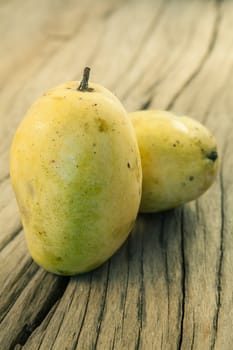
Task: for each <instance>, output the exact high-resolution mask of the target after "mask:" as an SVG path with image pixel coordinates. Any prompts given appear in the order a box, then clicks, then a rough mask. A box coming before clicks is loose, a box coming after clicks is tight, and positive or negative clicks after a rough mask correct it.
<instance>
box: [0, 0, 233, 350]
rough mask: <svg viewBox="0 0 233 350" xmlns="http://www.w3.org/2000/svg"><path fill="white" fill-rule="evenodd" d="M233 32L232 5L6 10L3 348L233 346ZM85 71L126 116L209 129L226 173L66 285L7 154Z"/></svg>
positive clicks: (1, 125) (0, 223)
mask: <svg viewBox="0 0 233 350" xmlns="http://www.w3.org/2000/svg"><path fill="white" fill-rule="evenodd" d="M232 23H233V3H232V1H230V0H222V1H221V0H216V1H215V0H208V1H202V0H190V1H185V0H170V1H168V0H167V1H162V0H161V1H159V0H156V1H152V0H145V1H132V0H131V1H130V0H129V1H118V0H101V1H98V2H97V1H96V2H91V1H89V0H88V1H85V2H84V1H81V0H80V1H75V0H68V1H66V2H63V1H60V0H52V1H45V0H42V1H40V2H38V1H35V0H30V1H29V0H25V1H24V2H22V4H20V6H19V3H18V2H17V1H16V0H9V1H2V2H1V4H0V33H1V34H2V35H1V48H2V55H1V62H0V91H1V94H0V140H1V142H0V228H1V235H0V281H1V286H0V349H3V350H8V349H27V350H32V349H33V350H36V349H40V350H48V349H53V350H54V349H56V350H60V349H62V350H63V349H66V350H70V349H82V350H86V349H87V350H89V349H101V350H102V349H104V350H105V349H119V350H122V349H146V350H150V349H152V350H154V349H155V350H157V349H164V350H169V349H172V350H173V349H183V350H187V349H198V350H199V349H200V350H202V349H217V350H231V349H232V344H233V333H232V327H233V294H232V290H233V240H232V235H233V219H232V209H233V197H232V193H233V180H232V175H231V169H232V168H233V157H232V147H231V140H232V138H233V99H232V89H233V74H232V69H233V68H232V67H233V51H232V46H233V36H232ZM86 65H89V66H91V68H92V71H91V79H92V80H93V81H96V82H99V83H101V84H103V85H104V86H106V87H107V88H109V89H110V90H112V91H113V92H114V93H115V94H116V95H117V96H118V97H119V98H120V99H121V101H122V102H123V103H124V105H125V107H126V109H127V110H128V111H132V110H137V109H141V108H143V109H147V108H158V109H170V110H173V111H174V112H176V113H178V114H187V115H190V116H192V117H193V118H196V119H198V120H199V121H201V122H203V123H204V124H205V125H206V126H207V127H208V128H209V129H210V130H211V131H212V132H213V133H214V135H215V136H216V138H217V141H218V145H219V153H220V157H221V167H220V171H219V176H218V178H217V180H216V182H215V183H214V185H213V186H212V187H211V189H210V190H209V191H207V193H206V194H204V195H203V196H202V197H200V198H199V199H198V200H196V201H193V202H191V203H189V204H187V205H185V206H183V207H180V208H177V209H175V210H171V211H168V212H164V213H159V214H147V215H139V216H138V219H137V222H136V225H135V227H134V229H133V231H132V233H131V235H130V237H129V239H128V240H127V242H125V244H124V245H123V247H122V248H121V249H120V250H119V251H118V252H117V253H116V254H115V255H114V256H113V257H112V258H111V259H110V260H109V261H108V262H107V263H105V264H104V265H103V266H101V267H100V268H99V269H97V270H95V271H93V272H91V273H88V274H85V275H81V276H77V277H72V278H61V277H58V276H54V275H52V274H49V273H47V272H45V271H44V270H42V269H41V268H39V267H38V266H37V265H36V264H35V263H34V262H33V261H32V260H31V258H30V256H29V254H28V252H27V248H26V244H25V240H24V236H23V229H22V225H21V221H20V216H19V212H18V208H17V204H16V201H15V198H14V194H13V191H12V188H11V184H10V179H9V166H8V159H9V149H10V144H11V140H12V137H13V135H14V132H15V130H16V127H17V125H18V124H19V122H20V120H21V119H22V117H23V115H24V114H25V112H26V110H27V109H28V107H29V106H30V104H31V103H32V102H33V101H34V100H35V98H36V97H37V96H40V95H41V94H42V93H43V92H44V91H45V90H46V89H48V88H49V87H52V86H55V85H57V84H59V83H62V82H64V81H67V80H73V79H80V76H81V72H82V70H83V67H84V66H86Z"/></svg>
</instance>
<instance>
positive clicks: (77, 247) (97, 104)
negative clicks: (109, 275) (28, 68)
mask: <svg viewBox="0 0 233 350" xmlns="http://www.w3.org/2000/svg"><path fill="white" fill-rule="evenodd" d="M89 71H90V69H89V68H88V67H87V68H86V69H85V70H84V75H83V80H82V81H81V82H77V81H71V82H67V83H64V84H62V85H60V86H57V87H55V88H52V89H50V90H49V91H47V92H46V93H45V94H44V95H43V96H41V97H40V98H38V100H36V101H35V103H33V105H32V106H31V108H30V109H29V111H28V112H27V114H26V116H25V117H24V119H23V120H22V122H21V123H20V125H19V127H18V129H17V131H16V133H15V136H14V139H13V142H12V146H11V152H10V176H11V181H12V186H13V189H14V192H15V195H16V199H17V203H18V206H19V210H20V214H21V218H22V223H23V227H24V232H25V238H26V242H27V246H28V249H29V252H30V254H31V256H32V258H33V259H34V260H35V262H36V263H37V264H39V265H40V266H42V267H43V268H44V269H46V270H47V271H50V272H52V273H55V274H58V275H75V274H78V273H83V272H87V271H90V270H93V269H95V268H96V267H98V266H99V265H101V264H102V263H104V262H105V261H106V260H107V259H109V258H110V257H111V256H112V255H113V254H114V253H115V252H116V250H117V249H118V248H119V247H120V246H121V245H122V244H123V242H124V241H125V240H126V239H127V237H128V235H129V233H130V231H131V230H132V227H133V225H134V222H135V219H136V216H137V213H138V208H139V204H140V199H141V186H142V170H141V162H140V154H139V149H138V145H137V140H136V136H135V133H134V129H133V126H132V124H131V121H130V119H129V117H128V115H127V113H126V111H125V109H124V108H123V106H122V104H121V103H120V102H119V100H118V99H117V98H116V97H115V96H114V95H113V94H112V93H111V92H110V91H108V90H107V89H105V88H104V87H103V86H101V85H98V84H94V83H89V81H88V79H89Z"/></svg>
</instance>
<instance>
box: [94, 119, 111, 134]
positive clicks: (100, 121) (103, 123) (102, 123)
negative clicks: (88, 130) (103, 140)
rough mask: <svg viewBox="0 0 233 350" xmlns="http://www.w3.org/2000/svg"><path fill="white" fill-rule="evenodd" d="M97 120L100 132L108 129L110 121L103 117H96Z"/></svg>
mask: <svg viewBox="0 0 233 350" xmlns="http://www.w3.org/2000/svg"><path fill="white" fill-rule="evenodd" d="M95 121H96V124H97V127H98V130H99V131H100V132H107V131H108V123H107V122H106V120H104V119H102V118H96V119H95Z"/></svg>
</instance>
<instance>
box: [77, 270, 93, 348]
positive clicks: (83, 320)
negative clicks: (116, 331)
mask: <svg viewBox="0 0 233 350" xmlns="http://www.w3.org/2000/svg"><path fill="white" fill-rule="evenodd" d="M92 277H93V273H92V272H91V273H90V281H89V290H88V295H87V301H86V305H85V309H84V313H83V318H82V322H81V325H80V329H79V332H78V335H77V338H76V340H75V342H74V346H73V347H72V350H75V349H77V347H78V342H79V339H80V335H81V332H82V329H83V326H84V323H85V319H86V316H87V310H88V305H89V302H90V296H91V290H92Z"/></svg>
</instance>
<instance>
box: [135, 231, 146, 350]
mask: <svg viewBox="0 0 233 350" xmlns="http://www.w3.org/2000/svg"><path fill="white" fill-rule="evenodd" d="M143 258H144V247H143V234H142V237H141V254H140V279H141V281H140V287H139V293H138V303H137V308H138V322H139V328H138V336H137V341H136V346H135V350H138V349H140V342H141V333H142V322H143V308H144V307H145V286H144V268H143Z"/></svg>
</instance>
